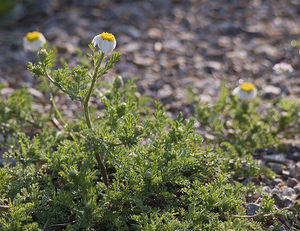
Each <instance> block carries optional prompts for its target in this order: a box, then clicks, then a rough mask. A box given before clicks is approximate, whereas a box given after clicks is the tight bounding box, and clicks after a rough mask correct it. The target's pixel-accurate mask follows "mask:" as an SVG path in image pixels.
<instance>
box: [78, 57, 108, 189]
mask: <svg viewBox="0 0 300 231" xmlns="http://www.w3.org/2000/svg"><path fill="white" fill-rule="evenodd" d="M103 58H104V53H103V52H102V53H101V56H100V58H99V60H98V62H97V64H96V66H95V71H94V74H93V78H92V83H91V86H90V89H89V91H88V93H87V96H86V97H85V100H84V102H83V108H84V114H85V119H86V123H87V125H88V127H89V129H91V131H93V126H92V123H91V119H90V112H89V100H90V97H91V94H92V91H93V88H94V86H95V83H96V81H97V79H98V71H99V68H100V66H101V63H102V60H103ZM95 157H96V160H97V163H98V166H99V168H100V171H101V174H102V177H103V181H104V184H105V185H106V186H108V185H109V181H108V175H107V171H106V167H105V164H104V155H103V156H102V157H101V156H100V154H99V153H98V152H95Z"/></svg>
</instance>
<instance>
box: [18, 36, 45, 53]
mask: <svg viewBox="0 0 300 231" xmlns="http://www.w3.org/2000/svg"><path fill="white" fill-rule="evenodd" d="M45 43H46V39H45V37H44V35H43V34H42V33H40V32H38V31H33V32H29V33H27V35H26V36H25V37H24V38H23V46H24V49H25V50H26V51H38V50H40V49H41V48H43V47H44V45H45Z"/></svg>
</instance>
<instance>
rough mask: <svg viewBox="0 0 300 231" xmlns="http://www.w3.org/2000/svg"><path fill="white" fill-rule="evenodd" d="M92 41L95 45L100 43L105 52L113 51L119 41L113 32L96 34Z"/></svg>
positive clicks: (99, 45)
mask: <svg viewBox="0 0 300 231" xmlns="http://www.w3.org/2000/svg"><path fill="white" fill-rule="evenodd" d="M92 43H93V45H94V47H96V46H97V45H98V47H99V48H100V49H101V51H102V52H103V53H108V52H111V51H113V50H114V49H115V47H116V45H117V42H116V39H115V36H114V35H113V34H111V33H107V32H103V33H102V34H99V35H96V36H95V37H94V38H93V40H92Z"/></svg>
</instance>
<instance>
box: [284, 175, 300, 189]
mask: <svg viewBox="0 0 300 231" xmlns="http://www.w3.org/2000/svg"><path fill="white" fill-rule="evenodd" d="M286 183H287V186H289V187H294V186H295V185H297V184H298V181H297V179H295V178H292V177H289V178H288V180H287V182H286Z"/></svg>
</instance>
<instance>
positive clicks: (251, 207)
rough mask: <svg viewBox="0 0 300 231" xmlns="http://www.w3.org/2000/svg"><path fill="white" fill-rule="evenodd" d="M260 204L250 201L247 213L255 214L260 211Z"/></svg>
mask: <svg viewBox="0 0 300 231" xmlns="http://www.w3.org/2000/svg"><path fill="white" fill-rule="evenodd" d="M259 208H260V206H259V205H258V204H254V203H250V204H248V205H247V214H248V215H250V216H251V215H254V214H256V213H258V212H259Z"/></svg>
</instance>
